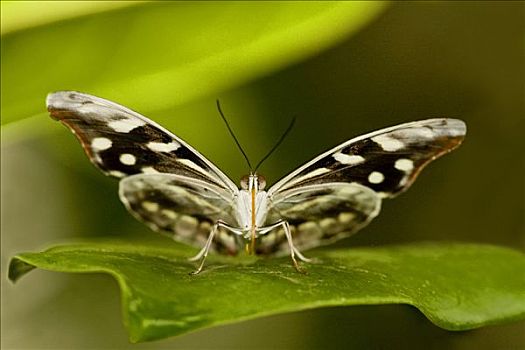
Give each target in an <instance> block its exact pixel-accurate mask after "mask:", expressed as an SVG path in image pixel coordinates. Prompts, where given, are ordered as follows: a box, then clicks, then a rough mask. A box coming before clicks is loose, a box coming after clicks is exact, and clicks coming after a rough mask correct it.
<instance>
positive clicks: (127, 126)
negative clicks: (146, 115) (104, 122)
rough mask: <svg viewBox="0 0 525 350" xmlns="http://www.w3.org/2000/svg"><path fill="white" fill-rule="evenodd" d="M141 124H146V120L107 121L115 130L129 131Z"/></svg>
mask: <svg viewBox="0 0 525 350" xmlns="http://www.w3.org/2000/svg"><path fill="white" fill-rule="evenodd" d="M143 125H146V122H145V121H143V120H140V119H120V120H113V121H111V122H109V123H108V126H109V127H110V128H111V129H113V130H115V131H116V132H130V131H131V130H133V129H135V128H138V127H139V126H143Z"/></svg>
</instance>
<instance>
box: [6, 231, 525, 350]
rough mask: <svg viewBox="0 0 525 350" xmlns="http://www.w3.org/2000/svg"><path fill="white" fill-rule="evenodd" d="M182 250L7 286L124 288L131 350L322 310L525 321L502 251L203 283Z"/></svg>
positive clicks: (371, 255)
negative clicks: (104, 277) (79, 283)
mask: <svg viewBox="0 0 525 350" xmlns="http://www.w3.org/2000/svg"><path fill="white" fill-rule="evenodd" d="M194 253H195V252H194V250H193V249H191V248H188V247H185V246H182V245H179V244H176V243H173V244H169V245H166V244H164V245H158V244H152V243H140V244H139V243H135V244H132V243H129V242H127V243H123V242H115V241H94V242H85V243H81V244H72V245H63V246H56V247H53V248H51V249H49V250H46V251H44V252H40V253H23V254H19V255H17V256H16V257H14V258H13V259H12V261H11V264H10V268H9V278H10V279H11V280H12V281H16V280H17V279H19V278H20V277H21V276H22V275H24V274H26V273H27V272H29V271H31V270H32V269H34V268H35V267H38V268H42V269H46V270H52V271H61V272H103V273H109V274H110V275H112V276H113V277H115V279H116V280H117V281H118V283H119V285H120V289H121V295H122V308H123V316H124V323H125V325H126V326H127V328H128V330H129V334H130V339H131V341H133V342H138V341H147V340H155V339H161V338H165V337H169V336H175V335H179V334H183V333H186V332H189V331H194V330H197V329H200V328H204V327H210V326H213V325H220V324H226V323H231V322H239V321H241V320H246V319H252V318H256V317H261V316H266V315H272V314H277V313H283V312H293V311H299V310H304V309H311V308H317V307H323V306H336V305H365V304H410V305H413V306H415V307H416V308H418V309H419V310H420V311H421V312H422V313H423V314H425V316H426V317H427V318H428V319H429V320H430V321H432V322H433V323H434V324H436V325H437V326H439V327H442V328H445V329H448V330H467V329H472V328H477V327H481V326H484V325H488V324H495V323H499V322H504V321H509V320H516V319H521V318H524V317H525V255H524V254H522V253H520V252H517V251H514V250H511V249H508V248H503V247H497V246H490V245H479V244H459V243H419V244H410V245H398V246H385V247H374V248H355V249H344V250H316V251H312V252H309V254H308V255H309V256H311V257H315V258H316V260H317V262H315V263H312V264H307V266H306V268H307V271H308V273H307V274H300V273H297V272H296V271H295V270H294V269H293V268H292V266H291V264H290V262H289V259H288V258H265V259H263V258H255V257H248V256H239V257H222V256H215V255H212V256H210V257H209V259H208V260H207V265H206V268H205V270H204V271H203V272H202V273H201V274H200V275H197V276H190V275H189V274H188V273H189V272H190V271H192V270H193V269H194V268H195V265H194V264H193V263H190V262H188V261H187V259H186V258H187V257H189V256H191V255H192V254H194Z"/></svg>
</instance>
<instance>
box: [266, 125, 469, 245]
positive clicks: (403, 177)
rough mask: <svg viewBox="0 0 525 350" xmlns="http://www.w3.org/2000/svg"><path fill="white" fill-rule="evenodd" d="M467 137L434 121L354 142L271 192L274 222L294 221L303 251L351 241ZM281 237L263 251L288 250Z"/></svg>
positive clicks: (458, 129)
mask: <svg viewBox="0 0 525 350" xmlns="http://www.w3.org/2000/svg"><path fill="white" fill-rule="evenodd" d="M465 133H466V126H465V123H463V122H462V121H460V120H456V119H428V120H422V121H416V122H411V123H406V124H401V125H398V126H394V127H391V128H387V129H383V130H379V131H376V132H373V133H370V134H366V135H363V136H360V137H357V138H355V139H352V140H349V141H347V142H345V143H343V144H341V145H339V146H337V147H335V148H333V149H331V150H329V151H327V152H325V153H323V154H321V155H320V156H318V157H316V158H315V159H313V160H312V161H310V162H308V163H306V164H305V165H304V166H302V167H300V168H299V169H297V170H295V171H294V172H292V173H291V174H290V175H288V176H286V177H284V178H283V179H282V180H280V181H279V182H277V183H276V184H275V185H274V186H272V187H271V188H270V189H269V191H268V197H269V206H268V223H271V222H272V221H273V220H276V219H277V218H278V217H280V218H281V219H283V220H287V221H289V222H290V223H291V224H292V226H293V230H294V232H293V237H294V242H296V244H297V246H298V248H302V249H307V248H310V247H315V246H319V245H324V244H328V243H331V242H333V241H335V240H338V239H341V238H344V237H347V236H349V235H351V234H353V233H355V232H356V231H357V230H359V229H360V228H362V227H363V226H365V225H366V224H367V223H368V222H370V220H372V219H373V218H374V217H375V216H376V215H377V214H378V212H379V208H380V205H381V199H382V198H388V197H394V196H396V195H398V194H399V193H401V192H403V191H405V190H406V189H408V187H410V185H411V184H412V183H413V182H414V180H415V178H416V177H417V175H418V174H419V173H420V171H421V170H422V169H423V168H424V167H425V166H426V165H427V164H428V163H430V162H431V161H432V160H434V159H436V158H438V157H440V156H442V155H444V154H446V153H448V152H450V151H452V150H453V149H454V148H456V147H458V146H459V145H460V144H461V142H462V141H463V138H464V136H465ZM281 236H282V233H276V234H275V235H273V236H268V237H267V238H266V240H267V244H266V246H265V245H262V247H261V249H263V250H266V251H268V252H275V251H276V252H279V251H280V250H281V249H286V246H285V244H283V242H284V241H283V240H282V237H281ZM272 239H273V240H274V242H275V243H274V246H272V245H271V244H270V242H271V240H272Z"/></svg>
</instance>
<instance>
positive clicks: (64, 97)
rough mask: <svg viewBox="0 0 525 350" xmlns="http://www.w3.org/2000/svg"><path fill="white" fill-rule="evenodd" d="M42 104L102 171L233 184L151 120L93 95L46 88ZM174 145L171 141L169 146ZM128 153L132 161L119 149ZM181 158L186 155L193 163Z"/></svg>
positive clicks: (115, 174) (117, 175) (114, 174)
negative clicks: (101, 142) (106, 143)
mask: <svg viewBox="0 0 525 350" xmlns="http://www.w3.org/2000/svg"><path fill="white" fill-rule="evenodd" d="M47 104H48V106H47V108H48V110H49V112H50V115H51V117H52V118H53V119H56V120H59V121H60V122H62V123H63V124H64V125H66V126H67V127H68V128H69V129H70V130H71V131H72V132H73V133H74V134H75V136H76V137H77V138H78V140H79V141H80V143H81V145H82V147H83V149H84V151H85V152H86V154H87V156H88V157H89V159H90V160H91V162H92V163H93V164H94V165H95V166H96V167H97V168H99V169H100V170H101V171H103V172H104V173H105V174H106V175H109V176H113V177H117V178H121V177H124V176H129V175H134V174H140V173H148V172H149V173H152V172H160V173H173V174H180V175H184V176H188V177H192V178H196V179H199V180H202V181H207V182H212V183H214V184H217V185H222V186H224V184H226V187H228V188H231V189H232V190H234V191H235V190H236V187H235V185H234V184H233V183H231V181H229V180H227V178H226V176H225V175H224V174H222V173H220V171H218V169H212V168H211V167H212V165H210V164H211V163H209V161H208V163H207V161H206V160H205V159H204V157H202V156H201V155H200V154H197V153H196V152H195V151H193V150H191V149H189V148H188V147H187V145H186V144H185V143H184V142H183V141H182V140H181V139H179V138H177V137H176V136H174V135H172V134H171V133H169V132H168V131H166V130H164V129H163V128H162V127H160V126H158V125H157V124H155V123H154V122H152V121H151V120H149V119H147V118H146V117H143V116H141V115H139V114H138V113H136V112H133V111H131V110H129V109H127V108H126V107H123V106H120V105H118V104H116V103H113V102H111V101H107V100H104V99H101V98H98V97H95V96H91V95H87V94H82V93H78V92H71V91H63V92H56V93H53V94H50V95H49V96H48V99H47ZM119 121H120V122H122V123H131V124H129V125H128V129H129V130H127V129H126V128H124V129H123V130H120V131H119V128H118V127H117V128H115V127H114V126H113V127H111V123H114V122H119ZM96 138H102V139H107V140H110V141H111V146H110V147H106V148H104V149H97V148H96V147H93V144H92V142H93V140H94V139H96ZM149 142H155V143H159V144H164V145H169V144H176V145H178V147H177V148H176V149H171V150H169V151H159V150H155V149H151V148H150V147H148V143H149ZM173 148H175V147H173ZM123 154H126V155H131V156H133V159H134V161H133V162H128V163H126V162H122V161H121V159H120V157H121V156H122V155H123ZM180 160H188V161H190V162H191V163H192V164H193V165H194V166H193V167H192V166H190V165H191V164H190V165H188V163H184V162H181V161H180Z"/></svg>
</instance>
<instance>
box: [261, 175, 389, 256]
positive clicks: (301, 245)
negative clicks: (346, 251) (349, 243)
mask: <svg viewBox="0 0 525 350" xmlns="http://www.w3.org/2000/svg"><path fill="white" fill-rule="evenodd" d="M269 206H270V211H269V212H268V222H276V221H278V220H280V219H286V220H287V221H288V223H289V224H290V229H291V231H292V236H293V237H294V244H295V246H296V247H297V248H298V249H299V250H304V249H309V248H312V247H316V246H319V245H322V244H323V245H324V244H329V243H331V242H334V241H336V240H339V239H341V238H344V237H347V236H349V235H351V234H353V233H355V232H356V231H357V230H359V229H360V228H361V227H363V226H365V225H366V224H367V223H368V222H369V221H370V220H372V219H373V218H374V217H375V216H376V215H377V214H378V213H379V210H380V207H381V199H380V198H379V197H378V196H377V194H376V193H375V192H374V191H373V190H371V189H370V188H368V187H365V186H362V185H359V184H355V183H327V184H317V185H308V186H304V187H301V188H295V189H291V190H287V191H284V192H278V193H276V194H275V195H274V196H273V197H272V200H271V202H270V203H269ZM287 244H288V243H287V242H286V237H285V235H284V231H283V230H282V229H281V230H275V231H273V232H271V233H268V234H267V235H265V236H261V238H260V242H259V245H258V252H259V253H262V254H271V253H275V252H286V251H287V250H288V246H287Z"/></svg>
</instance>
